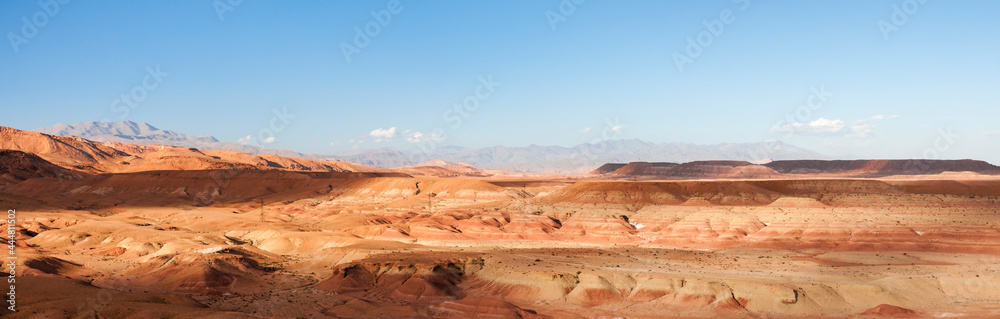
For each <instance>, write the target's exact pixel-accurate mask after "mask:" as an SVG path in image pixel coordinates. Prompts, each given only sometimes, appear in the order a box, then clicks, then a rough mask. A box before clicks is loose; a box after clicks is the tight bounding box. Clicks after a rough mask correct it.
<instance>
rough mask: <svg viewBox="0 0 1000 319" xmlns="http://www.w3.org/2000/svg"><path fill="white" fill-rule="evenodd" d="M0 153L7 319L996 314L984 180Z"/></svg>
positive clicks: (31, 138)
mask: <svg viewBox="0 0 1000 319" xmlns="http://www.w3.org/2000/svg"><path fill="white" fill-rule="evenodd" d="M0 149H3V151H0V208H2V209H4V210H15V211H16V218H17V219H16V223H15V225H14V226H15V229H16V238H15V239H14V240H13V246H15V247H16V248H15V253H16V257H17V259H16V269H17V275H16V283H17V286H16V290H17V292H16V307H17V312H13V313H11V312H6V311H5V312H4V313H3V316H4V317H10V318H67V317H74V318H123V317H136V318H160V317H169V318H247V317H256V318H322V317H329V318H674V317H676V318H827V317H829V318H844V317H852V318H907V317H939V318H985V317H994V316H1000V263H998V262H1000V176H997V175H992V174H996V173H1000V168H997V167H996V166H992V165H990V164H987V163H985V162H976V161H908V162H907V161H866V162H853V163H848V164H844V163H839V164H838V163H835V162H784V163H778V162H775V163H774V164H775V165H770V166H764V165H751V164H749V163H739V162H696V163H688V164H683V165H675V164H669V165H666V166H664V165H665V164H648V163H632V164H629V165H611V166H607V165H606V166H605V167H602V169H598V170H596V171H595V172H594V173H593V174H588V175H582V176H529V175H525V176H513V175H504V174H493V173H484V172H482V171H479V170H476V169H475V168H472V167H466V166H454V165H450V164H449V163H444V162H441V163H440V164H442V165H424V166H418V167H410V168H402V169H381V168H374V167H365V166H361V165H357V164H352V163H346V162H338V161H329V160H307V159H299V158H283V157H278V156H272V155H252V154H245V153H237V152H231V151H208V150H196V149H190V148H181V147H169V146H148V145H129V144H121V143H97V142H92V141H87V140H84V139H81V138H76V137H56V136H50V135H45V134H41V133H34V132H26V131H19V130H15V129H11V128H0ZM915 163H916V164H915ZM658 165H659V166H658ZM3 244H4V245H5V246H7V245H9V244H11V241H10V240H9V239H6V238H5V239H3ZM4 254H6V252H5V253H4ZM3 258H4V259H5V263H6V258H7V256H3ZM5 271H6V266H5ZM5 306H6V305H5Z"/></svg>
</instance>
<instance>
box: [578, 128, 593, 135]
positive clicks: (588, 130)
mask: <svg viewBox="0 0 1000 319" xmlns="http://www.w3.org/2000/svg"><path fill="white" fill-rule="evenodd" d="M590 129H591V128H590V127H584V128H583V129H582V130H580V133H584V134H586V133H587V132H590Z"/></svg>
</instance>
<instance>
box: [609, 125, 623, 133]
mask: <svg viewBox="0 0 1000 319" xmlns="http://www.w3.org/2000/svg"><path fill="white" fill-rule="evenodd" d="M608 131H609V132H612V133H620V132H621V131H622V126H621V125H615V126H612V127H611V129H610V130H608Z"/></svg>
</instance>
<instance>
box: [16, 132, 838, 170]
mask: <svg viewBox="0 0 1000 319" xmlns="http://www.w3.org/2000/svg"><path fill="white" fill-rule="evenodd" d="M35 131H36V132H42V133H46V134H51V135H57V136H65V135H75V136H79V137H82V138H86V139H89V140H93V141H98V142H119V143H130V144H163V145H173V146H184V147H194V148H198V149H204V150H231V151H237V152H244V153H251V154H272V155H279V156H284V157H300V158H307V159H333V158H339V159H342V160H346V161H350V162H354V163H358V164H362V165H368V166H376V167H383V168H396V167H404V166H415V165H418V164H420V163H423V162H426V161H431V160H444V161H448V162H459V163H468V164H471V165H474V166H477V167H482V168H486V169H494V170H505V171H509V172H526V173H553V174H582V173H587V172H590V171H592V170H594V169H595V168H597V167H599V166H601V165H602V164H604V163H609V162H619V163H622V162H625V163H627V162H638V161H645V162H691V161H704V160H734V161H759V160H764V161H770V160H801V159H827V157H826V156H824V155H822V154H819V153H816V152H812V151H809V150H805V149H802V148H798V147H795V146H792V145H789V144H785V143H781V142H775V143H767V144H765V143H743V144H717V145H695V144H686V143H650V142H644V141H641V140H638V139H628V140H608V141H602V142H598V143H587V144H580V145H576V146H573V147H562V146H539V145H529V146H526V147H506V146H494V147H486V148H465V147H458V146H441V147H438V148H436V149H435V150H434V151H433V152H431V153H429V154H425V153H422V152H420V151H416V150H414V151H401V150H395V149H385V148H384V149H374V150H366V151H362V152H359V153H354V154H349V155H342V156H334V155H316V154H303V153H298V152H293V151H288V150H275V149H263V148H260V147H254V146H249V145H242V144H237V143H231V142H220V141H219V140H217V139H215V138H214V137H211V136H207V135H188V134H183V133H178V132H173V131H167V130H161V129H158V128H156V127H153V126H152V125H149V124H146V123H135V122H130V121H125V122H114V123H102V122H85V123H76V124H62V123H60V124H56V125H54V126H51V127H46V128H41V129H37V130H35Z"/></svg>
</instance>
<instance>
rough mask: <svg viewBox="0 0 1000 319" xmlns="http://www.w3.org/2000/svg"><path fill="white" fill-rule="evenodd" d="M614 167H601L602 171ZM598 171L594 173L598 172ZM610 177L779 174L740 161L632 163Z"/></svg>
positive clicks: (766, 175)
mask: <svg viewBox="0 0 1000 319" xmlns="http://www.w3.org/2000/svg"><path fill="white" fill-rule="evenodd" d="M613 167H616V166H602V168H604V170H608V169H611V168H613ZM600 171H601V170H600V169H598V170H596V171H595V172H600ZM603 174H607V175H610V176H656V177H666V178H773V177H779V176H781V174H780V173H778V172H776V171H774V170H772V169H770V168H768V167H766V166H761V165H755V164H751V163H749V162H742V161H700V162H690V163H683V164H675V163H647V162H632V163H628V164H627V165H624V166H622V167H620V168H618V169H616V170H614V171H611V172H607V173H603Z"/></svg>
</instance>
